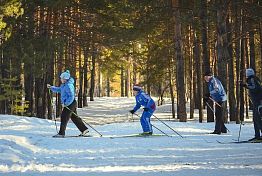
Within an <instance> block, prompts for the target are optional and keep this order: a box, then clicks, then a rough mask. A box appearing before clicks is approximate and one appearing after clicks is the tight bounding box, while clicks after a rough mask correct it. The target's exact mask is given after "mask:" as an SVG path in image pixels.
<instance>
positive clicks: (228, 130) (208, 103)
mask: <svg viewBox="0 0 262 176" xmlns="http://www.w3.org/2000/svg"><path fill="white" fill-rule="evenodd" d="M206 105H207V106H208V107H209V108H210V110H211V111H212V112H213V113H214V115H215V117H216V113H215V111H214V110H213V108H211V106H210V105H209V103H208V102H206ZM220 107H221V106H220ZM216 118H217V117H216ZM225 128H226V130H227V131H228V132H230V131H229V129H228V128H227V127H226V126H225Z"/></svg>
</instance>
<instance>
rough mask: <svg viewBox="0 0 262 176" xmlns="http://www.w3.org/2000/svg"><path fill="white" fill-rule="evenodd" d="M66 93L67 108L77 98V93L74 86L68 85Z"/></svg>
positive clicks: (65, 103)
mask: <svg viewBox="0 0 262 176" xmlns="http://www.w3.org/2000/svg"><path fill="white" fill-rule="evenodd" d="M65 93H66V100H65V102H64V105H65V106H69V105H70V104H71V103H72V102H73V101H74V98H75V91H74V86H73V85H68V86H66V87H65Z"/></svg>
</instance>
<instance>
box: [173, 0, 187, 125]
mask: <svg viewBox="0 0 262 176" xmlns="http://www.w3.org/2000/svg"><path fill="white" fill-rule="evenodd" d="M172 5H173V7H174V13H173V15H174V21H175V26H174V30H175V31H174V34H175V35H174V47H175V48H174V49H175V58H176V72H177V79H176V81H177V84H176V85H177V95H178V104H177V118H178V119H179V121H180V122H186V121H187V112H186V98H185V65H184V58H183V41H182V30H181V21H180V17H181V14H180V11H179V9H178V8H177V7H179V1H178V0H172Z"/></svg>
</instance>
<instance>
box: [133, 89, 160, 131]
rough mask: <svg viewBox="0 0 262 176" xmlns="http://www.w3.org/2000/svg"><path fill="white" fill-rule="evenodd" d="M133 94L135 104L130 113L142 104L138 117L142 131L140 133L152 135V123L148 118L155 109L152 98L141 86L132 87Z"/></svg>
mask: <svg viewBox="0 0 262 176" xmlns="http://www.w3.org/2000/svg"><path fill="white" fill-rule="evenodd" d="M133 91H134V95H135V96H136V106H135V107H134V109H133V110H131V111H130V113H132V114H134V113H135V112H136V111H137V110H138V109H139V108H140V107H141V106H144V112H143V114H142V116H141V118H140V122H141V126H142V128H143V133H141V135H152V134H153V130H152V125H151V122H150V118H151V116H152V115H153V113H154V111H155V110H156V105H155V102H154V100H153V99H152V98H151V97H150V96H149V95H148V94H146V93H145V92H144V91H143V90H142V88H141V87H139V86H134V87H133Z"/></svg>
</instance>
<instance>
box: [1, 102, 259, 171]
mask: <svg viewBox="0 0 262 176" xmlns="http://www.w3.org/2000/svg"><path fill="white" fill-rule="evenodd" d="M103 101H106V100H103ZM105 108H106V107H105ZM113 111H114V110H113ZM83 113H84V112H83ZM112 116H113V112H112ZM166 122H167V123H168V124H169V125H170V126H171V127H173V128H174V129H175V130H177V131H178V132H179V133H181V134H182V135H183V136H185V137H186V138H185V139H182V138H180V137H179V136H175V134H173V133H172V131H171V130H169V129H168V128H166V127H165V126H164V125H163V124H161V123H160V122H157V121H154V122H153V123H154V124H155V125H156V126H157V127H159V128H160V129H162V130H164V131H165V132H167V133H168V134H172V135H174V137H172V138H170V137H166V136H163V137H152V138H114V139H110V138H109V136H113V135H127V134H135V133H139V132H141V127H140V124H139V122H125V123H113V124H105V125H95V128H96V129H97V130H98V131H99V132H101V133H102V134H104V135H105V137H104V138H99V137H94V138H64V139H55V138H52V135H53V134H55V131H56V130H55V126H54V122H52V121H48V120H43V119H36V118H30V117H18V116H8V115H0V175H7V176H13V175H25V176H27V175H35V176H36V175H53V176H57V175H65V176H67V175H91V176H92V175H103V176H108V175H110V176H113V175H114V176H115V175H116V176H118V175H119V176H120V175H127V176H135V175H136V176H137V175H150V176H159V175H172V176H173V175H182V176H183V175H185V176H191V175H192V176H195V175H201V176H203V175H207V176H213V175H214V176H215V175H219V176H227V175H232V176H241V175H250V176H259V175H261V174H262V144H261V143H259V144H218V143H217V142H216V140H219V141H225V142H230V141H232V139H237V136H238V130H239V125H235V124H227V127H228V129H229V130H230V131H231V132H230V133H229V134H227V135H220V136H217V135H208V134H207V133H208V132H211V131H212V130H213V128H214V124H213V123H208V124H207V123H203V124H199V123H195V122H188V123H178V122H170V121H166ZM242 130H243V131H242V136H241V139H242V140H244V139H248V138H250V137H252V136H253V125H252V124H246V125H244V126H243V128H242ZM78 133H79V132H78V131H77V129H76V127H75V126H74V125H73V124H71V123H70V124H69V126H68V129H67V134H68V135H77V134H78ZM155 133H158V132H157V131H155ZM91 134H92V135H96V134H95V133H94V132H93V131H92V132H91Z"/></svg>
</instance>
